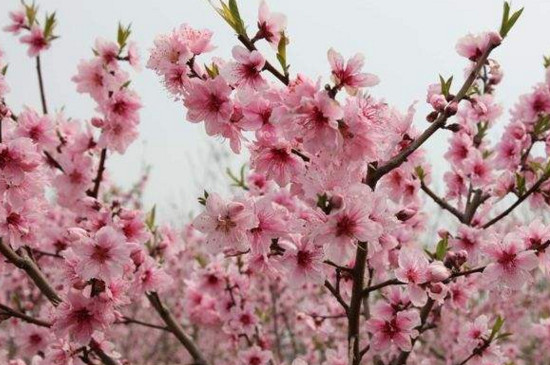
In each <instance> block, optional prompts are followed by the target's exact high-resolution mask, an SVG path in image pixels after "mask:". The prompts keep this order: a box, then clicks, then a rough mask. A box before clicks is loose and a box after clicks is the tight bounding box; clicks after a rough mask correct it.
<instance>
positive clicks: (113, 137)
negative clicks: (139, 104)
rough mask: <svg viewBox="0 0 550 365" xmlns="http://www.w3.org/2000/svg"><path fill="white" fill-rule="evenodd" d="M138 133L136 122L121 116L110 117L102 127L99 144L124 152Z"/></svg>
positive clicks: (111, 149)
mask: <svg viewBox="0 0 550 365" xmlns="http://www.w3.org/2000/svg"><path fill="white" fill-rule="evenodd" d="M138 134H139V133H138V130H137V123H136V122H129V121H127V120H124V119H120V118H115V119H109V120H108V121H107V122H106V123H105V125H104V126H103V127H102V131H101V135H100V136H99V140H98V142H97V144H98V146H99V147H102V148H107V149H108V150H110V151H116V152H118V153H120V154H124V153H125V152H126V149H127V148H128V146H129V145H130V144H131V143H132V142H133V141H135V140H136V138H137V137H138Z"/></svg>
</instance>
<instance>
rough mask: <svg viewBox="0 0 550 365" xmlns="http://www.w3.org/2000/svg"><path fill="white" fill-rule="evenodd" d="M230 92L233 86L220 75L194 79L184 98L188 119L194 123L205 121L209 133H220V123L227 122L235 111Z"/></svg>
mask: <svg viewBox="0 0 550 365" xmlns="http://www.w3.org/2000/svg"><path fill="white" fill-rule="evenodd" d="M230 94H231V88H230V87H229V85H227V83H226V81H225V80H224V79H223V78H222V77H220V76H218V77H216V78H215V79H208V80H206V81H202V80H196V79H195V80H193V81H192V82H191V85H190V87H189V88H188V89H187V90H186V95H185V99H184V104H185V107H186V108H187V119H188V120H189V121H190V122H193V123H197V122H201V121H204V122H205V128H206V133H208V135H215V134H217V133H219V130H220V125H223V124H224V123H227V122H228V121H229V118H230V117H231V113H232V112H233V103H232V102H231V99H230V97H229V96H230Z"/></svg>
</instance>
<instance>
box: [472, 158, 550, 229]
mask: <svg viewBox="0 0 550 365" xmlns="http://www.w3.org/2000/svg"><path fill="white" fill-rule="evenodd" d="M549 178H550V169H547V170H546V171H545V172H544V173H543V174H542V176H541V177H540V178H539V179H538V180H537V182H535V183H534V184H533V186H531V188H530V189H529V190H527V191H526V192H525V193H524V194H523V195H521V196H520V197H519V198H518V199H517V200H516V201H515V202H514V203H513V204H512V205H510V206H509V207H508V208H506V209H505V210H504V211H503V212H502V213H500V214H499V215H497V216H496V217H494V218H493V219H491V220H490V221H489V222H487V223H485V224H484V225H483V226H481V228H483V229H486V228H489V227H491V226H492V225H493V224H495V223H497V222H498V221H500V220H501V219H502V218H504V217H506V216H507V215H508V214H510V213H511V212H512V211H513V210H514V209H516V207H518V206H519V205H520V204H521V203H523V201H524V200H525V199H527V198H528V197H529V196H530V195H531V194H533V193H535V192H536V191H537V190H538V189H539V188H540V187H541V185H542V184H544V182H545V181H546V180H548V179H549Z"/></svg>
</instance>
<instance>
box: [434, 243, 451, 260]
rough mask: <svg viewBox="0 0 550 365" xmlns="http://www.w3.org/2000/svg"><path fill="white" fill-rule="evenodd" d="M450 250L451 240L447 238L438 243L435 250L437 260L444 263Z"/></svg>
mask: <svg viewBox="0 0 550 365" xmlns="http://www.w3.org/2000/svg"><path fill="white" fill-rule="evenodd" d="M448 249H449V239H448V238H447V237H445V238H443V239H441V240H440V241H439V242H438V243H437V247H436V249H435V258H436V259H437V260H439V261H443V259H444V258H445V255H446V254H447V250H448Z"/></svg>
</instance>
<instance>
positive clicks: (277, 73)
mask: <svg viewBox="0 0 550 365" xmlns="http://www.w3.org/2000/svg"><path fill="white" fill-rule="evenodd" d="M237 39H239V41H240V42H241V43H242V44H243V45H244V46H245V47H246V48H247V49H248V50H249V51H258V49H257V48H256V46H255V45H254V43H253V42H252V41H251V40H250V38H248V35H247V34H246V32H245V33H243V34H240V35H238V36H237ZM264 70H266V71H269V72H270V73H271V74H272V75H273V76H275V77H276V78H277V79H278V80H279V81H281V82H282V83H283V84H285V85H288V84H289V82H290V81H289V76H288V74H282V73H281V72H280V71H279V70H277V69H276V68H275V66H273V65H272V64H271V63H269V61H267V60H266V61H265V65H264Z"/></svg>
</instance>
